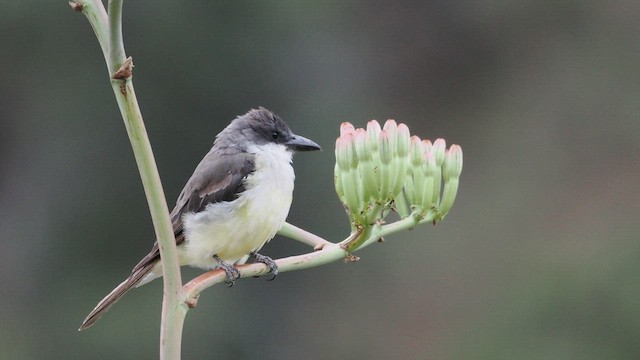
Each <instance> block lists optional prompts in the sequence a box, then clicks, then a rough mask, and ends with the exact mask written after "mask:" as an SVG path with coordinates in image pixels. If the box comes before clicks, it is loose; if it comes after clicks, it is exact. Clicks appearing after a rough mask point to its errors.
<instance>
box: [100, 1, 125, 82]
mask: <svg viewBox="0 0 640 360" xmlns="http://www.w3.org/2000/svg"><path fill="white" fill-rule="evenodd" d="M122 2H123V0H109V12H108V17H109V53H108V55H107V56H105V57H108V59H109V60H108V65H109V71H110V73H111V74H113V73H114V72H116V71H117V70H118V68H119V67H120V65H122V62H123V61H124V59H125V52H124V40H123V38H122Z"/></svg>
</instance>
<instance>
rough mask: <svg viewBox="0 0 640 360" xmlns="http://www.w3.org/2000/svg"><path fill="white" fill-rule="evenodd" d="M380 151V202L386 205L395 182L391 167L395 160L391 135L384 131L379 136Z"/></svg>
mask: <svg viewBox="0 0 640 360" xmlns="http://www.w3.org/2000/svg"><path fill="white" fill-rule="evenodd" d="M378 150H379V154H380V163H379V167H380V198H379V199H378V200H379V201H380V202H381V203H384V202H385V201H386V197H387V196H388V194H389V191H390V190H391V181H392V180H393V175H392V174H391V171H392V169H391V166H390V164H391V160H392V159H393V154H392V152H391V151H392V148H391V142H390V139H389V135H388V134H387V132H386V131H384V130H382V131H381V132H380V134H379V135H378Z"/></svg>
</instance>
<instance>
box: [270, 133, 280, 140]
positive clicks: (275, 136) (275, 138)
mask: <svg viewBox="0 0 640 360" xmlns="http://www.w3.org/2000/svg"><path fill="white" fill-rule="evenodd" d="M278 137H280V134H278V132H277V131H274V132H272V133H271V138H272V139H273V140H278Z"/></svg>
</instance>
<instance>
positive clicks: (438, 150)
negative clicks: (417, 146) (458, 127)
mask: <svg viewBox="0 0 640 360" xmlns="http://www.w3.org/2000/svg"><path fill="white" fill-rule="evenodd" d="M446 148H447V142H446V141H444V139H436V141H434V142H433V150H432V151H433V154H434V155H435V156H436V164H437V165H438V167H440V166H442V163H443V162H444V152H445V149H446Z"/></svg>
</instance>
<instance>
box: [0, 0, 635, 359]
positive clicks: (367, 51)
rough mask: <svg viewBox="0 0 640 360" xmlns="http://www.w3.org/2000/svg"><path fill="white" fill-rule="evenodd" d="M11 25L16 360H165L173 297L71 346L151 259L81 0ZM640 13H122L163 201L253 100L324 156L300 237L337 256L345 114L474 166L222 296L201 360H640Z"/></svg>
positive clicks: (322, 4) (308, 169) (8, 269)
mask: <svg viewBox="0 0 640 360" xmlns="http://www.w3.org/2000/svg"><path fill="white" fill-rule="evenodd" d="M2 9H3V10H2V12H1V14H0V30H1V31H0V39H1V40H0V43H1V44H2V55H1V56H0V74H1V75H2V80H1V81H0V103H1V106H0V121H1V129H0V171H1V176H0V227H1V229H2V241H1V243H0V244H1V245H0V246H1V248H0V249H1V250H0V288H1V289H2V295H0V349H1V350H0V358H1V359H120V358H121V359H153V358H157V354H158V337H159V315H160V303H161V294H162V288H161V285H162V284H161V282H160V281H155V282H153V283H151V284H149V285H147V286H145V287H143V288H140V289H137V290H135V291H133V292H131V293H130V294H128V295H127V296H126V297H125V298H123V299H122V300H121V301H120V302H119V303H118V304H117V305H116V306H115V307H113V308H112V310H111V311H110V312H109V313H108V314H107V316H105V318H104V319H102V320H101V321H100V322H99V323H98V324H97V326H95V327H94V328H91V329H90V330H88V331H86V332H82V333H78V332H77V331H76V329H77V328H78V326H79V325H80V323H81V321H82V319H83V318H84V316H85V315H86V314H87V312H88V311H89V310H91V309H92V308H93V306H94V305H95V303H96V302H97V301H98V300H99V299H101V298H102V296H103V295H105V294H106V293H107V292H108V291H110V290H111V289H112V288H113V287H114V286H115V285H117V284H118V283H119V282H120V281H121V280H122V279H123V278H124V277H125V276H127V275H128V273H129V271H130V269H131V268H132V266H133V265H135V263H136V262H137V261H138V260H139V259H140V258H141V257H142V256H143V255H145V254H146V253H147V251H148V250H149V248H150V247H151V245H152V243H153V241H154V239H153V229H152V224H151V220H150V216H149V214H148V210H147V205H146V202H145V198H144V194H143V191H142V186H141V184H140V181H139V178H138V173H137V170H136V166H135V163H134V160H133V156H132V153H131V149H130V146H129V144H128V140H127V137H126V134H125V130H124V126H123V123H122V120H121V118H120V114H119V112H118V108H117V106H116V103H115V100H114V97H113V94H112V92H111V88H110V86H109V83H108V76H107V73H106V71H105V70H106V68H105V65H104V60H103V58H102V54H101V52H100V49H99V47H98V43H97V41H96V39H95V37H94V34H93V32H92V30H91V28H90V26H89V24H88V22H87V20H86V19H85V18H84V17H83V16H82V15H81V14H77V13H74V12H73V11H71V10H70V8H69V7H68V5H67V2H66V1H47V2H44V1H41V2H39V4H33V3H31V2H27V1H4V2H3V4H2ZM639 18H640V2H637V1H615V2H605V1H595V0H594V1H532V0H530V1H524V0H520V1H518V0H516V1H485V2H480V1H459V2H450V1H315V2H302V1H291V0H290V1H196V2H182V1H127V2H126V3H125V19H124V24H125V29H124V31H125V46H126V50H127V53H128V54H129V55H132V56H133V58H134V62H135V65H136V68H135V72H134V74H135V75H134V79H135V85H136V90H137V94H138V98H139V101H140V103H141V107H142V111H143V114H144V118H145V121H146V125H147V130H148V132H149V135H150V138H151V142H152V145H153V147H154V150H155V155H156V159H157V162H158V166H159V169H160V173H161V176H162V179H163V183H164V187H165V191H166V194H167V198H168V199H169V201H170V207H173V202H174V199H175V198H176V197H177V195H178V193H179V191H180V190H181V189H182V186H183V185H184V183H185V182H186V180H187V179H188V178H189V176H190V175H191V172H192V170H193V168H194V167H195V165H196V164H197V163H198V162H199V161H200V159H201V158H202V156H203V155H204V154H205V153H206V152H207V151H208V149H209V147H210V146H211V143H212V141H213V138H214V136H215V134H217V133H218V132H219V131H220V130H221V129H222V128H223V127H224V126H225V125H226V124H227V123H228V122H229V121H230V120H231V119H233V118H234V117H235V116H236V115H238V114H242V113H244V112H245V111H247V110H248V109H249V108H252V107H256V106H259V105H263V106H265V107H267V108H269V109H272V110H274V111H276V112H277V113H279V114H280V115H281V116H282V117H283V118H284V119H285V120H287V121H288V122H289V124H290V125H291V127H292V128H293V130H294V131H296V132H298V133H300V134H302V135H305V136H308V137H311V138H312V139H314V140H316V141H317V142H318V143H320V144H321V145H322V146H323V147H324V149H325V150H324V151H323V152H319V153H307V154H299V155H298V156H296V159H295V164H294V165H295V169H296V174H297V182H296V190H295V194H294V204H293V206H292V209H291V212H290V216H289V221H290V222H291V223H293V224H296V225H298V226H301V227H304V228H306V229H308V230H310V231H312V232H315V233H317V234H319V235H321V236H323V237H325V238H327V239H330V240H334V241H337V240H341V239H342V238H343V237H345V236H346V235H347V232H348V224H347V221H346V216H344V214H343V211H342V209H341V206H340V204H339V202H338V201H337V198H336V197H335V195H334V192H333V180H332V177H333V174H332V172H333V160H334V159H333V145H334V141H335V138H336V136H337V134H338V127H339V124H340V123H341V122H342V121H351V122H353V123H354V124H355V125H356V126H364V125H365V124H366V121H368V120H370V119H378V120H380V121H384V120H385V119H387V118H395V119H396V120H398V121H399V122H404V123H406V124H407V125H408V126H409V127H410V129H411V130H412V132H413V133H414V134H417V135H420V136H421V137H426V138H431V139H435V138H437V137H444V138H445V139H447V141H448V142H449V143H458V144H460V145H461V146H462V148H463V150H464V157H465V167H464V171H463V174H462V182H461V188H460V192H459V195H458V200H457V202H456V204H455V205H454V207H453V209H452V211H451V213H450V214H449V216H448V217H447V219H446V220H445V221H444V222H443V223H441V224H439V225H438V226H437V227H433V226H422V227H420V228H417V229H415V230H413V231H411V232H405V233H401V234H396V235H394V236H392V237H389V238H388V239H387V241H386V242H385V243H383V244H380V245H377V244H376V245H374V246H371V247H368V248H367V249H365V250H364V251H362V252H360V253H358V255H359V256H361V260H360V261H359V262H357V263H353V264H344V263H341V262H338V263H333V264H329V265H326V266H323V267H318V268H314V269H310V270H305V271H298V272H293V273H286V274H282V275H281V276H279V277H278V279H277V280H276V281H273V282H266V281H265V280H264V278H261V279H246V280H242V281H240V282H239V283H238V284H237V285H236V286H234V287H233V288H225V287H224V286H217V287H214V288H212V289H209V290H208V291H207V292H205V293H204V294H203V295H202V297H201V300H200V303H199V306H198V307H197V308H196V309H195V310H192V311H191V312H190V313H189V314H188V317H187V320H186V323H185V329H184V340H183V354H184V356H183V358H184V359H200V358H206V359H211V358H221V359H257V358H263V359H578V358H579V359H638V358H640V341H639V339H640V281H638V277H639V276H640V241H638V234H639V233H640V221H638V214H639V213H640V211H639V210H640V191H639V190H640V188H639V186H638V185H639V180H640V166H639V165H640V163H639V159H640V157H639V150H640V149H639V147H640V145H639V141H640V121H638V113H639V111H640V101H639V99H640V85H639V81H640V68H639V59H640V42H638V37H639V35H640V21H638V19H639ZM307 250H308V248H306V247H305V246H303V245H301V244H299V243H297V242H295V241H291V240H288V239H275V240H274V241H272V242H271V243H270V244H269V245H267V247H266V248H265V249H264V251H263V253H264V254H266V255H271V256H274V257H279V256H286V255H290V254H298V253H302V252H305V251H307ZM198 273H199V271H197V270H192V269H185V270H184V272H183V274H184V276H185V279H188V278H190V277H193V276H195V275H197V274H198Z"/></svg>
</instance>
